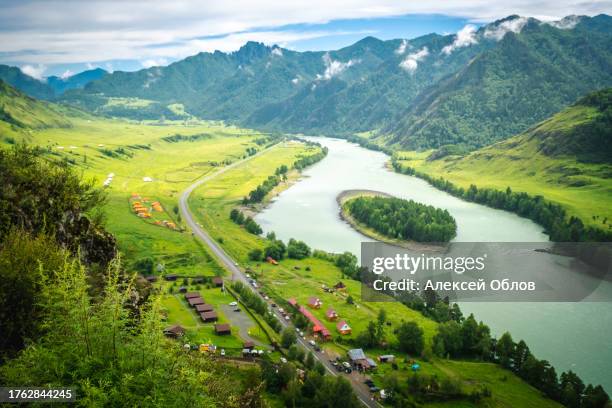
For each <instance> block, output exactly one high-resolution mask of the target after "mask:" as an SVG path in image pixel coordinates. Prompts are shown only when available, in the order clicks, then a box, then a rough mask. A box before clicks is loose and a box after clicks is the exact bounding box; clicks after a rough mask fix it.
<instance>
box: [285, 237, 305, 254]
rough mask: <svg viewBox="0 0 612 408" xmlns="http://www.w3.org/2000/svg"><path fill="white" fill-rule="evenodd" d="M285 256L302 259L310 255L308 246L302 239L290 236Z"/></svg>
mask: <svg viewBox="0 0 612 408" xmlns="http://www.w3.org/2000/svg"><path fill="white" fill-rule="evenodd" d="M287 256H288V257H289V258H293V259H304V258H306V257H308V256H310V248H309V247H308V245H306V243H304V242H303V241H297V240H295V239H293V238H291V239H290V240H289V243H288V244H287Z"/></svg>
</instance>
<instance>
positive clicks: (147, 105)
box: [0, 15, 612, 150]
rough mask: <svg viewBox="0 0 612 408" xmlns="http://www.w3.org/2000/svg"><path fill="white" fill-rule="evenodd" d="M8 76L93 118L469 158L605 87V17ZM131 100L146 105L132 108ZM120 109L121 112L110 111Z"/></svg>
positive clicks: (505, 23) (611, 41)
mask: <svg viewBox="0 0 612 408" xmlns="http://www.w3.org/2000/svg"><path fill="white" fill-rule="evenodd" d="M14 70H16V69H15V68H8V67H7V68H5V69H2V67H0V79H4V80H5V81H7V82H8V83H10V84H12V85H14V86H16V87H17V88H19V89H21V90H23V91H24V92H26V93H28V94H29V95H32V96H36V97H41V98H44V99H56V100H59V101H61V102H63V103H70V104H74V105H77V106H79V107H81V108H84V109H87V110H89V111H92V112H95V113H98V114H107V115H113V116H126V117H132V118H136V119H158V118H160V117H166V118H172V119H179V118H181V117H186V116H188V115H194V116H197V117H200V118H204V119H215V120H225V121H228V122H231V123H236V124H239V125H242V126H249V127H253V128H258V129H266V130H271V131H284V132H294V133H309V134H314V133H320V134H328V135H340V136H341V135H350V134H354V133H362V134H367V136H368V137H370V138H372V139H373V141H374V142H376V143H379V144H384V145H387V146H390V147H397V148H404V149H405V148H409V149H428V148H437V147H440V146H444V145H460V146H463V147H465V148H466V149H469V150H472V149H475V148H478V147H481V146H485V145H488V144H490V143H493V142H496V141H498V140H503V139H505V138H508V137H510V136H512V135H514V134H518V133H520V132H522V131H525V130H526V129H528V128H529V127H530V126H532V125H534V124H535V123H537V122H539V121H541V120H543V119H545V118H546V117H548V116H550V115H552V114H553V113H556V112H558V111H559V110H561V109H563V108H564V107H567V106H569V105H570V104H572V103H573V102H575V101H576V100H577V99H578V98H579V97H580V96H582V95H585V94H586V93H588V92H591V91H594V90H597V89H601V88H604V87H609V86H612V17H610V16H608V15H599V16H595V17H584V16H568V17H566V18H564V19H562V20H559V21H556V22H547V23H544V22H541V21H538V20H536V19H533V18H526V17H520V16H509V17H507V18H505V19H502V20H498V21H495V22H493V23H490V24H487V25H483V26H481V27H476V26H472V25H468V26H466V27H465V28H464V29H462V30H461V31H460V32H458V33H457V34H454V35H439V34H428V35H425V36H421V37H418V38H415V39H411V40H401V39H396V40H388V41H382V40H379V39H376V38H373V37H366V38H364V39H362V40H360V41H358V42H357V43H355V44H352V45H350V46H348V47H345V48H342V49H339V50H335V51H327V52H323V51H318V52H297V51H293V50H289V49H285V48H281V47H278V46H266V45H264V44H261V43H255V42H248V43H247V44H245V45H244V46H243V47H242V48H240V49H239V50H238V51H235V52H231V53H223V52H219V51H216V52H213V53H206V52H203V53H199V54H197V55H194V56H192V57H189V58H186V59H184V60H180V61H177V62H175V63H172V64H170V65H168V66H165V67H152V68H148V69H143V70H140V71H137V72H121V71H116V72H113V73H105V72H104V73H98V75H99V77H97V78H95V79H92V80H89V79H88V78H85V79H83V80H81V81H78V85H75V86H64V87H62V86H59V85H57V84H56V80H55V79H48V80H47V82H46V83H45V84H43V85H46V86H41V85H40V84H42V83H38V84H36V83H35V82H32V80H31V78H30V79H28V78H25V79H20V80H16V79H15V78H17V77H18V75H16V74H15V72H14ZM5 71H6V72H7V73H8V74H10V75H12V78H13V79H11V77H9V78H7V73H5ZM34 81H35V80H34ZM75 82H76V81H75ZM48 88H51V90H49V89H48ZM64 91H65V92H64ZM135 98H136V99H137V100H144V101H143V102H142V103H140V104H138V103H136V104H135V102H134V100H135ZM126 99H129V100H130V101H129V104H128V105H126V106H124V107H125V109H124V108H122V109H117V106H118V105H121V104H122V103H127V102H126V101H125V100H126ZM109 101H112V109H109ZM181 105H182V106H181ZM130 106H139V109H130ZM177 106H179V107H180V109H177Z"/></svg>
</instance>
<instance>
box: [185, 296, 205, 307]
mask: <svg viewBox="0 0 612 408" xmlns="http://www.w3.org/2000/svg"><path fill="white" fill-rule="evenodd" d="M187 302H189V305H190V306H191V307H195V306H196V305H203V304H204V303H206V302H204V299H202V298H201V297H197V298H190V299H187Z"/></svg>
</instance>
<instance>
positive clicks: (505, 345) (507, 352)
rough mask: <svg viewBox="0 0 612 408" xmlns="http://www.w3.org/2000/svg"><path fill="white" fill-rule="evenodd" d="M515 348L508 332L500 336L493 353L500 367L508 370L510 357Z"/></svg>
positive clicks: (510, 361) (510, 363) (510, 362)
mask: <svg viewBox="0 0 612 408" xmlns="http://www.w3.org/2000/svg"><path fill="white" fill-rule="evenodd" d="M515 347H516V345H515V344H514V341H513V340H512V336H511V335H510V333H508V332H505V333H504V334H502V336H501V337H500V338H499V340H497V344H496V349H495V352H496V354H497V358H498V359H499V363H500V364H501V365H502V367H505V368H510V366H511V365H512V356H513V355H514V353H515Z"/></svg>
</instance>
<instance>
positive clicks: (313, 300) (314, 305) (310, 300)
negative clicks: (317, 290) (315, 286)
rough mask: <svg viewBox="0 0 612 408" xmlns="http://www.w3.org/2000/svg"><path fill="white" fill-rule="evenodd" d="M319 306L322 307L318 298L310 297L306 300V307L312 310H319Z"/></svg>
mask: <svg viewBox="0 0 612 408" xmlns="http://www.w3.org/2000/svg"><path fill="white" fill-rule="evenodd" d="M321 305H323V302H321V299H319V298H318V297H314V296H313V297H310V298H308V306H310V307H311V308H313V309H320V308H321Z"/></svg>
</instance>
